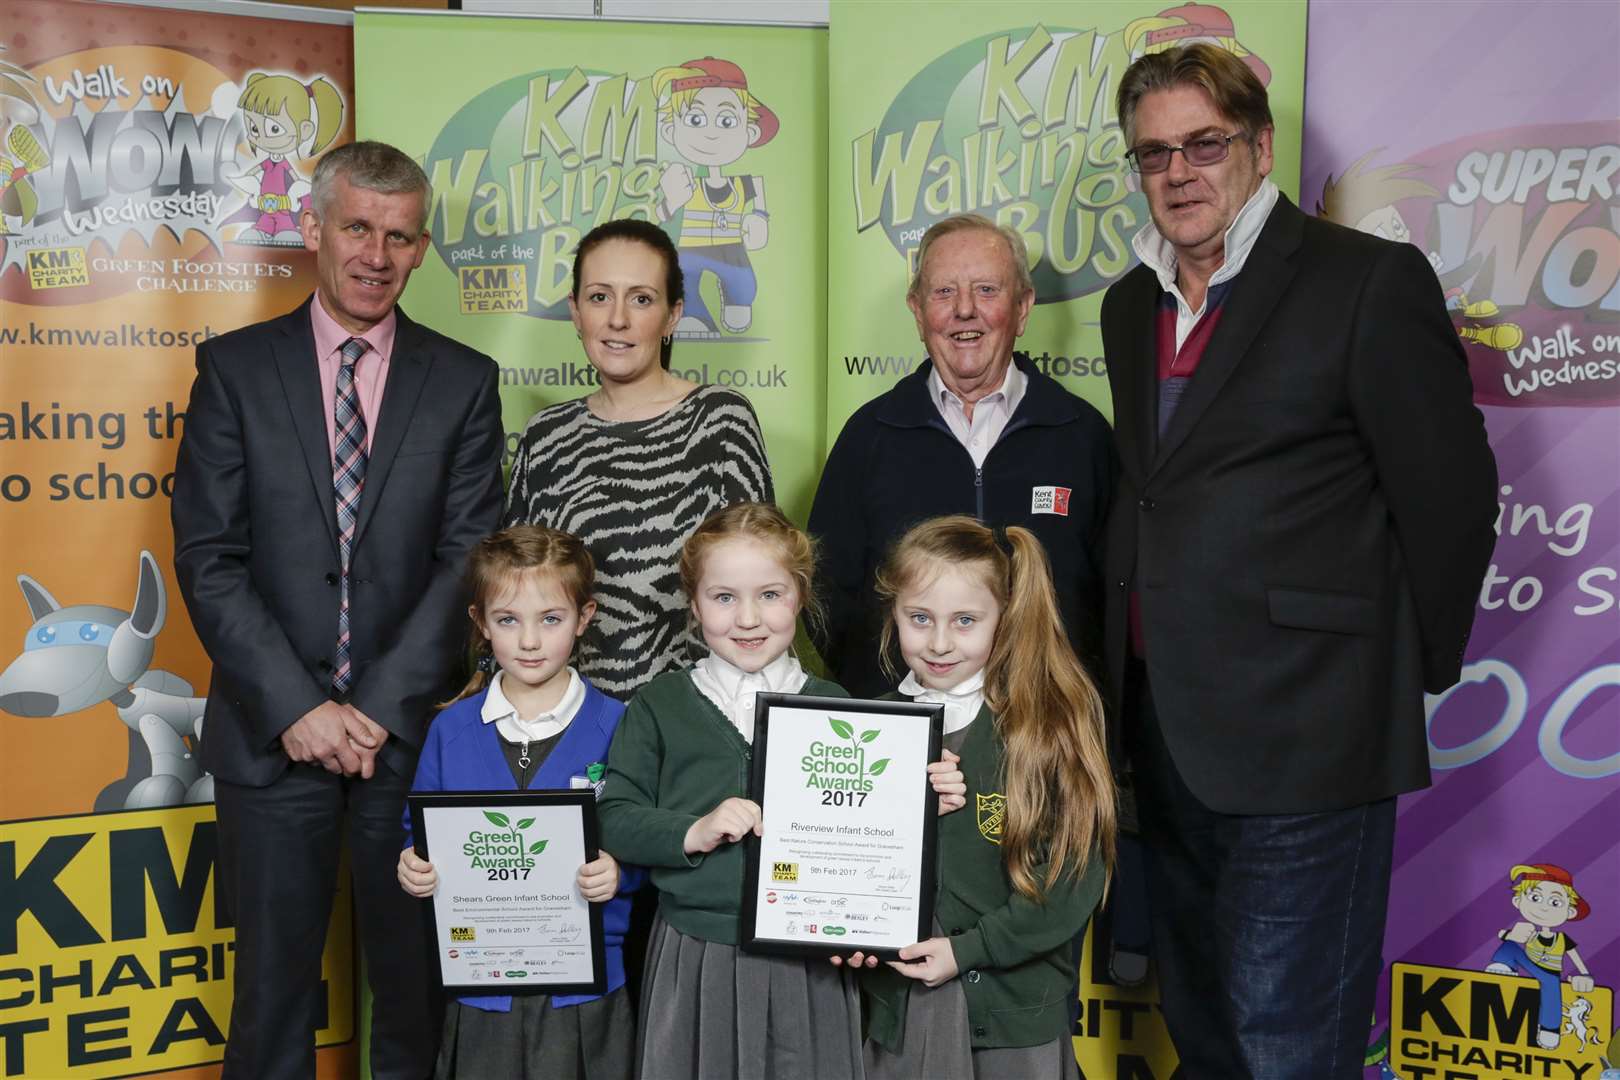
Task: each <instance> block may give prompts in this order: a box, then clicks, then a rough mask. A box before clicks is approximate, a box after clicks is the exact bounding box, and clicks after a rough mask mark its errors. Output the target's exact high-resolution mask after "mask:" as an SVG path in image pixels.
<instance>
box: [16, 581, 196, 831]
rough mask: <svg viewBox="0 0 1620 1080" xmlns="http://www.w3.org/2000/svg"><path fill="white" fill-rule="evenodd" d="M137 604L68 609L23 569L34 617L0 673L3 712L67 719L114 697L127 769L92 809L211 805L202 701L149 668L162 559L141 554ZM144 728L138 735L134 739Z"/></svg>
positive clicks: (161, 596)
mask: <svg viewBox="0 0 1620 1080" xmlns="http://www.w3.org/2000/svg"><path fill="white" fill-rule="evenodd" d="M139 562H140V565H139V576H138V580H137V583H136V586H135V609H134V610H133V611H127V612H126V611H119V610H118V609H117V608H111V607H105V606H103V605H100V604H75V605H73V606H71V607H63V606H62V605H61V604H58V603H57V602H56V598H55V597H54V596H52V595H51V594H50V593H49V592H48V591H47V590H46V589H45V587H44V586H43V585H41V584H40V583H39V582H37V581H35V580H34V579H33V578H31V577H29V576H28V575H27V574H19V575H17V585H18V586H19V587H20V588H21V589H22V593H23V599H24V600H26V601H27V602H28V610H29V612H30V613H31V614H32V615H33V617H34V623H33V625H32V626H30V627H29V628H28V636H27V638H26V639H25V641H24V643H23V651H22V654H21V655H20V656H18V657H17V658H16V659H14V660H12V661H11V663H10V664H9V665H8V666H7V667H6V669H5V671H4V672H0V709H4V710H5V711H6V712H8V713H11V714H12V715H13V716H30V717H34V716H66V715H67V714H68V713H74V712H78V711H79V710H81V709H88V708H90V707H91V706H92V705H99V704H100V703H101V702H103V701H110V702H112V703H113V705H114V706H115V707H116V708H117V710H118V717H119V719H121V720H122V721H123V722H124V723H125V724H126V725H128V727H129V728H130V731H131V735H130V740H129V768H128V772H127V775H126V776H125V777H124V778H123V779H122V780H117V781H115V782H113V783H112V784H109V785H108V786H107V787H106V788H105V789H103V791H102V792H101V794H100V795H98V796H97V797H96V805H95V810H96V812H98V813H99V812H101V811H104V810H118V809H147V808H151V807H158V806H178V805H180V804H181V803H182V802H186V803H206V802H213V801H214V778H213V777H212V776H210V775H208V774H206V773H204V772H203V771H202V767H201V766H200V765H199V764H198V762H197V756H196V752H195V749H196V745H197V739H198V737H200V735H201V734H202V715H203V704H204V702H205V701H206V700H207V699H206V698H199V697H192V696H191V686H190V684H189V683H187V682H186V681H185V680H184V679H181V678H180V677H179V676H176V675H171V674H170V673H169V672H167V671H152V670H148V665H149V664H151V662H152V653H153V650H154V649H155V647H156V646H155V641H156V638H157V635H158V632H159V631H160V630H162V629H163V621H164V616H165V615H166V613H167V611H168V594H167V592H166V591H165V589H164V586H163V575H162V574H161V573H159V572H158V565H157V560H156V559H154V558H153V557H152V553H151V552H149V551H143V552H141V556H140V561H139ZM136 733H138V734H139V735H140V738H138V739H137V738H136V737H135V734H136Z"/></svg>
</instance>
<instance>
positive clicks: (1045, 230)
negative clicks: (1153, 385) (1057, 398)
mask: <svg viewBox="0 0 1620 1080" xmlns="http://www.w3.org/2000/svg"><path fill="white" fill-rule="evenodd" d="M831 21H832V43H831V53H830V58H829V62H830V64H831V78H830V80H829V82H830V88H831V104H830V113H831V121H832V124H831V135H830V139H831V143H830V148H831V159H830V162H829V167H830V168H831V170H832V171H831V174H830V179H831V193H830V197H831V204H830V206H829V218H830V222H831V224H830V230H831V231H830V234H829V237H828V257H829V259H830V264H831V266H832V268H833V273H832V275H831V277H830V279H829V281H830V294H829V297H828V301H829V306H828V358H827V364H828V374H827V384H828V397H827V431H828V445H831V440H832V439H833V438H836V437H837V434H838V432H839V430H840V429H841V428H842V427H843V425H844V421H845V420H846V419H847V418H848V417H849V415H850V414H851V413H852V412H854V411H855V410H856V409H857V408H859V407H860V405H861V404H862V403H864V402H866V401H867V400H869V399H870V398H872V397H875V396H876V395H877V394H880V393H882V392H883V391H884V390H886V389H888V388H889V387H890V386H891V385H893V384H894V382H895V380H897V379H898V378H899V377H900V376H902V375H904V374H905V373H906V372H908V371H910V370H912V368H914V367H915V366H916V365H917V364H918V363H920V362H921V361H922V358H923V350H922V345H921V343H920V342H919V341H918V340H917V333H916V326H915V324H914V323H913V321H912V318H911V315H910V313H909V312H907V311H906V309H905V306H904V305H905V290H906V285H907V282H908V280H909V275H910V272H911V265H912V261H913V260H914V258H915V255H916V249H917V244H918V241H919V240H920V239H921V237H922V234H923V232H924V231H925V230H926V229H927V228H928V226H929V225H931V224H932V223H933V222H935V221H937V220H939V219H940V218H943V217H948V216H950V215H951V214H955V213H961V212H964V211H973V212H977V213H980V214H984V215H986V216H987V217H991V218H993V219H995V220H996V221H998V222H1001V223H1004V224H1008V225H1011V226H1013V227H1014V228H1016V229H1017V230H1018V231H1019V232H1021V233H1022V234H1023V235H1024V238H1025V241H1026V243H1027V244H1028V246H1029V252H1030V256H1031V258H1032V259H1035V260H1036V261H1035V264H1034V266H1033V267H1032V272H1033V274H1034V277H1035V290H1036V298H1037V304H1036V307H1035V310H1034V312H1033V313H1032V314H1031V315H1030V320H1029V326H1028V328H1027V330H1026V332H1025V335H1024V337H1023V339H1022V341H1021V343H1020V348H1022V349H1025V350H1027V351H1028V352H1029V353H1030V355H1031V357H1032V358H1033V359H1034V360H1035V362H1036V364H1037V365H1038V366H1040V367H1041V368H1042V369H1043V370H1044V371H1046V372H1047V374H1049V375H1053V376H1055V377H1056V378H1057V379H1058V380H1059V381H1060V382H1062V383H1063V384H1064V385H1065V386H1067V387H1068V388H1069V389H1071V390H1073V391H1074V392H1075V393H1077V394H1079V395H1080V396H1081V397H1084V398H1086V399H1087V400H1089V401H1091V402H1092V403H1093V404H1095V405H1096V406H1097V407H1098V408H1100V409H1102V410H1103V412H1104V414H1105V415H1110V416H1111V415H1112V409H1111V407H1110V405H1109V398H1108V383H1107V368H1106V365H1105V363H1104V362H1103V359H1102V334H1101V332H1100V331H1099V329H1098V326H1097V320H1098V313H1099V312H1100V311H1101V309H1102V298H1103V293H1104V292H1105V291H1106V290H1107V288H1108V285H1109V284H1110V283H1111V282H1113V281H1114V280H1115V279H1117V278H1118V277H1119V276H1120V275H1122V274H1123V273H1125V271H1127V270H1128V269H1130V267H1131V265H1132V264H1133V263H1134V262H1135V256H1134V254H1133V253H1132V251H1131V246H1130V241H1131V237H1132V236H1133V235H1134V234H1135V233H1136V232H1137V231H1138V230H1139V229H1141V227H1142V226H1143V225H1144V224H1146V223H1147V218H1148V215H1147V203H1146V200H1145V198H1144V197H1143V196H1142V194H1141V193H1140V192H1139V191H1137V190H1136V187H1135V184H1134V177H1133V176H1132V175H1131V172H1130V168H1129V166H1128V165H1127V164H1126V162H1125V159H1124V152H1125V150H1126V149H1127V147H1126V146H1125V142H1124V136H1123V134H1122V133H1121V131H1120V128H1119V122H1118V118H1117V117H1116V116H1115V111H1114V92H1115V89H1116V88H1117V87H1118V85H1119V78H1120V76H1121V75H1122V74H1123V73H1124V71H1125V68H1126V67H1127V66H1129V64H1130V62H1131V61H1132V60H1133V59H1135V58H1136V57H1138V56H1141V55H1143V54H1144V53H1146V52H1150V51H1154V52H1156V51H1160V50H1162V49H1164V48H1167V47H1169V46H1170V45H1175V44H1182V43H1185V42H1189V41H1209V42H1212V43H1214V44H1217V45H1221V46H1223V47H1225V48H1227V49H1230V50H1231V51H1233V52H1236V53H1237V54H1238V55H1240V56H1243V57H1244V58H1245V59H1246V61H1247V62H1248V63H1249V64H1250V66H1251V67H1252V68H1254V70H1255V71H1256V72H1257V73H1258V74H1260V75H1261V77H1262V79H1263V80H1264V81H1266V82H1267V84H1268V87H1269V90H1270V94H1271V109H1272V114H1273V116H1274V118H1275V120H1276V125H1277V139H1276V169H1275V171H1274V172H1273V173H1272V177H1273V179H1275V180H1276V182H1277V184H1278V186H1280V187H1281V188H1282V189H1283V190H1284V191H1286V192H1288V193H1289V194H1290V195H1291V196H1292V195H1295V194H1297V191H1298V187H1299V143H1300V115H1301V103H1302V101H1303V97H1304V84H1305V3H1304V0H1286V2H1283V0H1230V2H1226V3H1223V4H1221V5H1220V6H1215V5H1211V4H1189V5H1183V6H1171V7H1168V8H1167V7H1165V6H1162V5H1156V4H1151V3H1139V2H1130V3H1125V2H1112V3H1109V2H1101V3H1089V4H1053V3H1040V2H1031V0H1026V2H1011V0H1009V2H1005V3H999V4H984V3H977V2H975V3H947V2H941V3H933V4H929V5H927V6H926V7H920V6H914V5H910V4H895V3H883V4H872V3H849V2H841V0H835V2H834V4H833V10H832V20H831Z"/></svg>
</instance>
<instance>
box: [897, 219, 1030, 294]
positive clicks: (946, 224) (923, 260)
mask: <svg viewBox="0 0 1620 1080" xmlns="http://www.w3.org/2000/svg"><path fill="white" fill-rule="evenodd" d="M975 232H979V233H989V234H990V235H992V236H995V237H996V238H997V239H999V240H1000V241H1001V247H1002V250H1003V252H1004V253H1005V254H1006V257H1007V266H1008V267H1009V269H1010V270H1011V271H1012V273H1011V275H1010V276H1011V278H1012V281H1013V284H1014V286H1015V287H1016V288H1017V289H1018V290H1019V293H1018V295H1019V296H1020V297H1023V296H1024V295H1026V294H1032V293H1034V291H1035V281H1034V278H1033V277H1031V275H1030V273H1029V262H1028V250H1029V249H1028V248H1026V247H1025V246H1024V243H1023V240H1022V239H1021V238H1019V237H1018V234H1017V233H1015V232H1013V231H1012V230H1011V229H1010V228H1008V227H1007V226H1005V225H997V224H996V223H995V222H994V221H991V220H990V219H989V218H987V217H984V216H983V215H980V214H957V215H954V216H952V217H948V218H942V219H941V220H939V221H936V222H935V223H934V224H933V225H932V226H930V227H929V229H928V231H927V232H926V233H924V234H923V238H922V244H921V246H920V250H919V252H918V257H917V272H916V273H915V274H913V275H912V278H911V282H910V284H909V285H908V286H907V288H906V298H907V299H908V300H915V299H917V298H918V297H920V296H921V294H922V291H923V288H922V287H923V279H924V278H925V277H926V276H927V272H928V256H929V255H930V254H932V252H933V250H934V245H936V244H938V243H939V242H940V241H941V240H944V239H947V238H948V237H952V236H958V235H965V234H968V233H975Z"/></svg>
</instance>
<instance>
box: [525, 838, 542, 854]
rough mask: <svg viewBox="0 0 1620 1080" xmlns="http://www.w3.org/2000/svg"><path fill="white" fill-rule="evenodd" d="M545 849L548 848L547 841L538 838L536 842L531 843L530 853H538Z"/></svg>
mask: <svg viewBox="0 0 1620 1080" xmlns="http://www.w3.org/2000/svg"><path fill="white" fill-rule="evenodd" d="M544 850H546V842H545V841H544V840H536V841H535V842H534V843H532V844H530V845H529V854H530V855H538V854H540V853H541V852H542V851H544Z"/></svg>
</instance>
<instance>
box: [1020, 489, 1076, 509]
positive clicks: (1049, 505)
mask: <svg viewBox="0 0 1620 1080" xmlns="http://www.w3.org/2000/svg"><path fill="white" fill-rule="evenodd" d="M1073 492H1074V489H1073V488H1066V487H1055V486H1052V485H1046V486H1044V487H1034V488H1030V489H1029V512H1030V513H1032V514H1056V515H1058V516H1059V517H1068V516H1069V496H1070V495H1071V494H1073Z"/></svg>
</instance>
